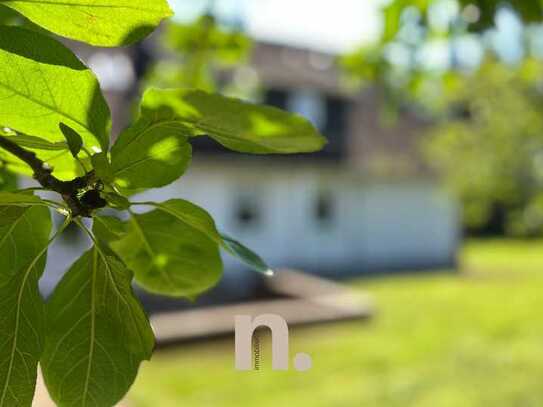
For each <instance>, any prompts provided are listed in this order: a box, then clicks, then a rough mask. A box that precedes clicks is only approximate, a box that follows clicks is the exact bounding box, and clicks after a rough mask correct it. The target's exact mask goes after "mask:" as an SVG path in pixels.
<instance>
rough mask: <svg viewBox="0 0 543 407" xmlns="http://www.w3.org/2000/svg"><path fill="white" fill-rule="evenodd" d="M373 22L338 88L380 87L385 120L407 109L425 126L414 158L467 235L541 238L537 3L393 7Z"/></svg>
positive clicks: (468, 1)
mask: <svg viewBox="0 0 543 407" xmlns="http://www.w3.org/2000/svg"><path fill="white" fill-rule="evenodd" d="M382 12H383V22H384V26H383V31H382V33H381V36H380V38H379V39H378V40H377V41H376V42H374V43H372V44H369V45H366V46H364V47H362V48H360V49H359V50H357V51H356V52H354V53H352V54H349V55H346V56H344V57H343V58H342V60H341V63H342V65H343V67H344V68H345V71H346V72H347V74H348V79H350V81H351V83H354V84H356V85H360V84H364V83H368V84H371V85H374V86H378V87H380V88H381V89H382V90H383V91H382V92H381V93H380V94H381V95H382V96H383V98H384V100H383V102H384V103H383V104H382V106H383V107H385V111H387V112H389V113H396V112H397V109H398V107H399V106H402V105H404V104H406V103H409V108H410V109H418V111H419V112H421V113H422V114H424V115H426V116H428V117H429V118H431V119H432V120H433V122H434V123H435V126H433V129H432V130H431V131H430V135H429V137H428V140H426V141H425V145H424V152H425V155H426V157H427V158H428V161H429V163H430V165H432V166H433V167H435V168H436V169H437V170H438V171H439V172H440V173H441V174H442V175H443V176H444V179H445V181H446V183H447V184H448V186H449V187H450V189H452V190H453V191H454V192H455V193H456V194H457V195H458V196H459V197H460V199H461V200H462V202H463V204H464V217H465V224H466V225H467V227H468V229H472V230H473V229H475V230H477V229H480V228H481V229H485V228H487V229H488V228H489V226H490V228H491V229H492V231H493V232H502V233H507V234H512V235H517V236H519V235H520V236H531V235H537V234H541V233H542V232H543V192H542V191H543V188H542V187H543V83H542V82H541V81H542V78H543V68H542V64H541V62H539V61H538V57H539V58H540V57H541V56H542V55H543V54H542V53H541V50H539V55H538V53H537V51H538V50H537V49H535V48H534V47H533V46H532V45H533V42H534V40H537V36H541V32H542V31H541V27H542V25H541V22H542V21H543V1H542V0H526V1H524V0H523V1H512V0H510V1H503V0H499V1H494V0H393V1H390V2H388V3H386V4H385V5H384V6H383V10H382ZM500 35H501V37H500ZM504 37H505V38H504ZM513 37H514V38H513ZM500 46H502V47H504V48H505V50H503V49H500V48H499V47H500ZM504 51H505V52H504ZM511 55H512V56H513V57H511Z"/></svg>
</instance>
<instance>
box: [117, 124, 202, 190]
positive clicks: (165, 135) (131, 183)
mask: <svg viewBox="0 0 543 407" xmlns="http://www.w3.org/2000/svg"><path fill="white" fill-rule="evenodd" d="M186 134H187V131H186V129H184V128H183V126H182V125H180V124H178V123H175V122H174V123H164V122H163V121H162V120H160V119H159V120H155V118H154V117H152V116H150V117H146V116H143V117H141V118H140V119H139V120H138V121H137V122H136V123H135V124H134V125H133V126H131V127H129V128H128V129H126V130H125V131H123V132H122V133H121V134H120V136H119V138H118V139H117V141H116V143H115V144H114V145H113V148H112V149H111V162H112V167H113V168H112V172H113V174H114V177H115V182H116V184H117V185H118V186H119V187H121V188H124V189H140V188H158V187H162V186H165V185H168V184H169V183H171V182H173V181H175V180H176V179H177V178H179V177H180V176H181V175H183V174H184V173H185V171H186V170H187V168H188V166H189V164H190V161H191V157H192V148H191V145H190V144H189V143H188V141H187V136H186Z"/></svg>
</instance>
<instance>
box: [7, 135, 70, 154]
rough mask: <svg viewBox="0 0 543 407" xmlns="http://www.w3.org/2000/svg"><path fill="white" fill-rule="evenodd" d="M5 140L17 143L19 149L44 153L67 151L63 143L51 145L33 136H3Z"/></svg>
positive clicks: (66, 145)
mask: <svg viewBox="0 0 543 407" xmlns="http://www.w3.org/2000/svg"><path fill="white" fill-rule="evenodd" d="M4 137H5V138H7V139H9V140H11V141H13V142H14V143H17V144H18V145H20V146H21V147H25V148H28V149H34V150H45V151H66V150H69V148H68V144H67V143H66V142H63V141H59V142H56V143H51V142H50V141H47V140H45V139H42V138H40V137H35V136H26V135H22V134H18V135H16V136H4Z"/></svg>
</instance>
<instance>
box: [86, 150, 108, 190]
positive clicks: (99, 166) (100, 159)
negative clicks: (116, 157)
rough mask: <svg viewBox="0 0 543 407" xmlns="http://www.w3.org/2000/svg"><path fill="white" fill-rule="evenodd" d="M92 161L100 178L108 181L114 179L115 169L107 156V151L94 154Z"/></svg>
mask: <svg viewBox="0 0 543 407" xmlns="http://www.w3.org/2000/svg"><path fill="white" fill-rule="evenodd" d="M91 161H92V167H93V168H94V170H95V171H96V175H97V176H98V178H99V179H101V180H102V181H104V182H107V183H109V182H111V181H113V170H112V168H111V163H110V162H109V159H108V158H107V153H105V152H102V153H98V154H94V155H93V156H92V159H91Z"/></svg>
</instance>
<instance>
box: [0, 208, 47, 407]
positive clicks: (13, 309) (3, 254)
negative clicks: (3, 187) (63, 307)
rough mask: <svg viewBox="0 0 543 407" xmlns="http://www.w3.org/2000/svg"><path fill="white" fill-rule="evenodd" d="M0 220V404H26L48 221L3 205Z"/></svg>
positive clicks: (38, 347)
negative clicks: (0, 220) (0, 333)
mask: <svg viewBox="0 0 543 407" xmlns="http://www.w3.org/2000/svg"><path fill="white" fill-rule="evenodd" d="M0 218H1V219H2V222H0V332H2V340H1V342H0V360H1V361H2V363H1V364H0V406H30V405H31V403H32V398H33V395H34V387H35V384H36V374H37V366H38V360H39V359H40V355H41V353H42V348H43V340H44V336H45V314H44V304H43V300H42V298H41V296H40V293H39V290H38V280H39V278H40V276H41V275H42V273H43V270H44V268H45V257H46V256H45V251H46V249H47V246H48V242H49V233H50V231H51V218H50V215H49V211H48V209H47V208H44V207H15V206H8V207H6V206H1V205H0ZM6 220H9V221H6Z"/></svg>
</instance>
